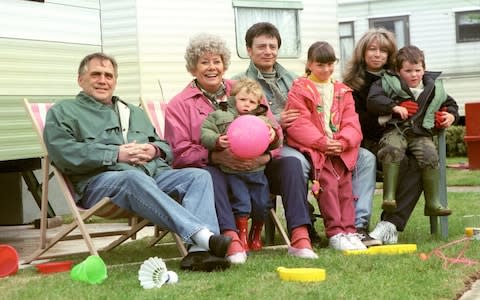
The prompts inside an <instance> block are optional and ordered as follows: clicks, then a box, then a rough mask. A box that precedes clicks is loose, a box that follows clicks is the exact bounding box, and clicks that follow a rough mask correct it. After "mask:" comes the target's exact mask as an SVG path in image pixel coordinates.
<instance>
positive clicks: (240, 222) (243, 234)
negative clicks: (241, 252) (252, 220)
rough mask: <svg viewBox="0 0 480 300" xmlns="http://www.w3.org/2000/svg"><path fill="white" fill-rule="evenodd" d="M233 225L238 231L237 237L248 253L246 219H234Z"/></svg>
mask: <svg viewBox="0 0 480 300" xmlns="http://www.w3.org/2000/svg"><path fill="white" fill-rule="evenodd" d="M235 223H236V225H237V229H238V237H239V238H240V241H241V242H242V244H243V248H244V249H245V251H247V252H248V250H249V249H248V241H247V238H248V217H246V216H244V217H240V216H238V217H235Z"/></svg>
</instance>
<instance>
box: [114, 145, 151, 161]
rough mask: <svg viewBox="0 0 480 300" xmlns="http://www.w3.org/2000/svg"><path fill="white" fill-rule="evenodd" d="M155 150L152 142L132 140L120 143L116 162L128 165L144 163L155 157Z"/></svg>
mask: <svg viewBox="0 0 480 300" xmlns="http://www.w3.org/2000/svg"><path fill="white" fill-rule="evenodd" d="M156 152H157V151H156V149H155V146H154V145H152V144H137V142H136V141H133V142H131V143H128V144H123V145H120V147H119V149H118V162H123V163H127V164H129V165H144V164H146V163H147V162H149V161H151V160H152V159H153V158H154V157H155V154H156Z"/></svg>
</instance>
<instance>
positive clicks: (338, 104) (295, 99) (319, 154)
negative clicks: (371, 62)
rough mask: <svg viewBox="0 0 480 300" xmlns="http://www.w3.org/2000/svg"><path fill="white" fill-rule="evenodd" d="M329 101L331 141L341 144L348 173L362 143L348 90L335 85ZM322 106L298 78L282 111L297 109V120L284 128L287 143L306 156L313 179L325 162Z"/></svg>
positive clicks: (310, 85) (307, 82) (309, 85)
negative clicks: (331, 100) (333, 129)
mask: <svg viewBox="0 0 480 300" xmlns="http://www.w3.org/2000/svg"><path fill="white" fill-rule="evenodd" d="M333 97H334V99H333V103H332V107H331V119H332V124H333V125H334V127H335V128H336V131H334V133H333V138H334V139H335V140H338V141H340V142H341V143H342V144H343V149H344V151H343V153H342V154H341V155H340V158H341V159H342V161H343V162H344V164H345V166H346V167H347V168H348V170H350V171H351V170H353V168H354V166H355V163H356V161H357V156H358V149H359V148H360V142H361V141H362V131H361V128H360V122H359V121H358V115H357V113H356V112H355V104H354V101H353V97H352V90H351V89H350V88H349V87H347V86H346V85H345V84H343V83H341V82H338V81H336V82H335V83H334V96H333ZM322 106H323V105H322V99H321V96H320V94H319V92H318V90H317V88H316V87H315V84H314V83H313V82H312V81H310V80H309V79H307V78H306V77H301V78H298V79H296V80H295V81H294V82H293V85H292V88H291V89H290V92H289V93H288V100H287V104H286V107H285V109H298V110H300V116H299V117H298V118H297V119H296V120H295V121H294V122H293V123H292V125H291V126H289V127H288V128H287V143H288V144H289V145H290V146H292V147H294V148H297V149H299V150H300V151H301V152H303V153H307V154H308V155H309V156H310V158H311V160H312V163H313V166H314V168H315V174H316V175H315V179H316V178H318V174H319V172H320V171H321V169H322V167H323V163H324V162H325V154H324V151H325V149H326V148H325V146H326V141H327V135H326V133H325V130H324V127H325V124H324V116H323V112H322V110H321V108H322ZM327 126H328V124H327Z"/></svg>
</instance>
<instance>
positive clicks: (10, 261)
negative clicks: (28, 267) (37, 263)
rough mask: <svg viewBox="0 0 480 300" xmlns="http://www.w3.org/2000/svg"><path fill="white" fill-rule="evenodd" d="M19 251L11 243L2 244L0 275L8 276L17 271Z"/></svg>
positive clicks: (0, 246) (0, 245)
mask: <svg viewBox="0 0 480 300" xmlns="http://www.w3.org/2000/svg"><path fill="white" fill-rule="evenodd" d="M17 271H18V253H17V250H15V248H13V247H12V246H9V245H2V244H0V277H6V276H10V275H13V274H15V273H17Z"/></svg>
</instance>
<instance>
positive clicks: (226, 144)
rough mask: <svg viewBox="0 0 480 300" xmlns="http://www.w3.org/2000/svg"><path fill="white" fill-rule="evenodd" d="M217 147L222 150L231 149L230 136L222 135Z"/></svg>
mask: <svg viewBox="0 0 480 300" xmlns="http://www.w3.org/2000/svg"><path fill="white" fill-rule="evenodd" d="M217 147H218V148H221V149H227V148H228V147H230V142H228V136H227V135H221V136H219V137H218V139H217Z"/></svg>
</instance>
